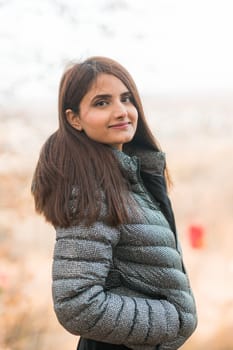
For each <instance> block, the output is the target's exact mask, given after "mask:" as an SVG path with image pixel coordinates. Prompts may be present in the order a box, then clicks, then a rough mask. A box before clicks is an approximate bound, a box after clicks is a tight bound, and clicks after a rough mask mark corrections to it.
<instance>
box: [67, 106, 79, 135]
mask: <svg viewBox="0 0 233 350" xmlns="http://www.w3.org/2000/svg"><path fill="white" fill-rule="evenodd" d="M65 114H66V118H67V121H68V123H69V124H70V125H71V126H73V128H75V129H77V130H79V131H82V126H81V123H80V119H79V116H78V114H76V113H74V111H72V109H67V110H66V111H65Z"/></svg>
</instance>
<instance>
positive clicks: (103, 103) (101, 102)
mask: <svg viewBox="0 0 233 350" xmlns="http://www.w3.org/2000/svg"><path fill="white" fill-rule="evenodd" d="M107 104H108V102H107V101H104V100H101V101H97V102H96V103H95V106H100V107H103V106H106V105H107Z"/></svg>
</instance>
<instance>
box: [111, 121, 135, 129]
mask: <svg viewBox="0 0 233 350" xmlns="http://www.w3.org/2000/svg"><path fill="white" fill-rule="evenodd" d="M129 124H130V122H126V123H119V124H115V125H110V126H109V128H116V129H121V128H126V127H127V126H128V125H129Z"/></svg>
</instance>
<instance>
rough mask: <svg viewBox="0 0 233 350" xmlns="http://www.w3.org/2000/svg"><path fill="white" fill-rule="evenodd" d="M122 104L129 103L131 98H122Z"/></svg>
mask: <svg viewBox="0 0 233 350" xmlns="http://www.w3.org/2000/svg"><path fill="white" fill-rule="evenodd" d="M122 102H131V97H130V96H125V97H123V98H122Z"/></svg>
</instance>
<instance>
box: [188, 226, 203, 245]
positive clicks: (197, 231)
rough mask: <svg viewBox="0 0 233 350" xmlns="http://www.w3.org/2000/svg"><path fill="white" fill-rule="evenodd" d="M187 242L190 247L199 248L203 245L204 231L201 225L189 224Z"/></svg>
mask: <svg viewBox="0 0 233 350" xmlns="http://www.w3.org/2000/svg"><path fill="white" fill-rule="evenodd" d="M188 234H189V242H190V245H191V247H192V248H195V249H201V248H203V247H204V235H205V231H204V228H203V226H201V225H190V226H189V228H188Z"/></svg>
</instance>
